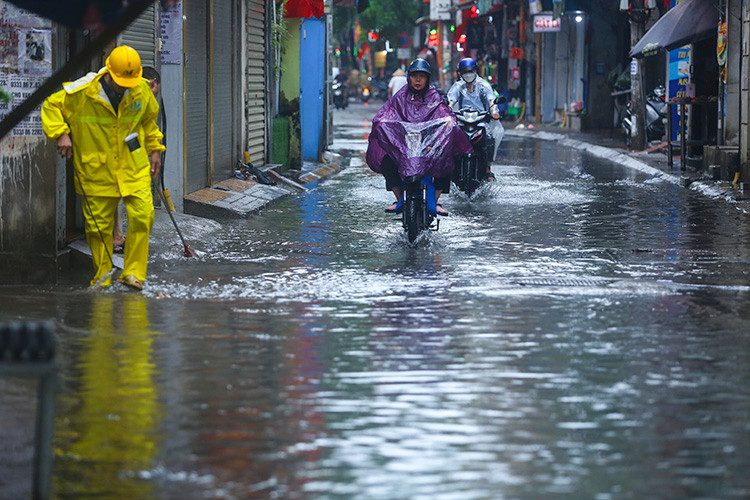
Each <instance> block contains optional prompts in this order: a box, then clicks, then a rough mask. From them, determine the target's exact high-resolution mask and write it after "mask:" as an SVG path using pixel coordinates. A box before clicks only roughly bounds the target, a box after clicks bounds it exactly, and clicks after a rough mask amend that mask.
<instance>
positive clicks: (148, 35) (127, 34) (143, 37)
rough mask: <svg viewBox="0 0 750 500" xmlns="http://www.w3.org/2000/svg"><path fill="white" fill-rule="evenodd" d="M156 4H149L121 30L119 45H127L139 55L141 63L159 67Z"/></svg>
mask: <svg viewBox="0 0 750 500" xmlns="http://www.w3.org/2000/svg"><path fill="white" fill-rule="evenodd" d="M156 21H157V12H156V4H151V5H149V6H148V7H147V8H146V10H145V11H144V12H143V14H141V15H140V16H139V17H138V18H137V19H136V20H135V21H133V22H132V24H131V25H130V26H128V27H127V28H126V29H125V31H123V32H122V34H121V35H120V39H119V44H120V45H129V46H131V47H133V48H134V49H135V50H137V51H138V54H139V55H140V56H141V65H143V66H151V67H152V68H157V69H158V68H159V67H158V66H157V61H158V58H157V57H156V56H157V37H158V36H159V31H158V30H157V29H156V26H157V24H156Z"/></svg>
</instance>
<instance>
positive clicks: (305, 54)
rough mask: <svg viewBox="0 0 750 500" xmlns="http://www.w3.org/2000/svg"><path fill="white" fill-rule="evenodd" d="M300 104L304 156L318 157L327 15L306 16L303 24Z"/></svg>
mask: <svg viewBox="0 0 750 500" xmlns="http://www.w3.org/2000/svg"><path fill="white" fill-rule="evenodd" d="M300 29H301V30H302V33H301V34H300V35H301V36H300V50H299V58H300V61H299V67H300V76H299V89H300V95H299V101H300V102H299V105H300V128H301V129H302V130H301V134H302V159H303V160H307V161H318V160H319V158H320V153H321V152H322V151H321V136H322V134H323V110H324V107H323V104H324V103H323V85H325V58H326V49H325V36H326V23H325V17H323V18H322V19H313V18H309V19H305V20H304V21H302V25H301V26H300Z"/></svg>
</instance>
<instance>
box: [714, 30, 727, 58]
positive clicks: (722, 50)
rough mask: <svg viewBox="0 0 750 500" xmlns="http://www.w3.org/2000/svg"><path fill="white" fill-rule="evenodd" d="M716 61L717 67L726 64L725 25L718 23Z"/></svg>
mask: <svg viewBox="0 0 750 500" xmlns="http://www.w3.org/2000/svg"><path fill="white" fill-rule="evenodd" d="M716 60H717V61H718V63H719V66H724V65H725V64H726V63H727V23H719V28H718V33H717V37H716Z"/></svg>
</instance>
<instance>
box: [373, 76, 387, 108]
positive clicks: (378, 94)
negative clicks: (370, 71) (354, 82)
mask: <svg viewBox="0 0 750 500" xmlns="http://www.w3.org/2000/svg"><path fill="white" fill-rule="evenodd" d="M370 91H371V92H372V94H373V96H374V97H375V99H378V100H380V101H383V102H385V101H387V100H388V82H386V81H384V80H380V79H378V78H372V77H370Z"/></svg>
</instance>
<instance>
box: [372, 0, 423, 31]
mask: <svg viewBox="0 0 750 500" xmlns="http://www.w3.org/2000/svg"><path fill="white" fill-rule="evenodd" d="M425 6H427V7H425ZM427 8H429V4H428V3H425V2H423V1H422V0H370V7H369V8H368V9H366V10H365V11H364V12H362V13H361V14H359V24H360V26H362V31H363V32H364V33H365V34H366V33H367V32H368V31H374V30H378V31H379V32H380V37H381V40H385V39H388V40H395V38H396V37H397V36H398V35H399V33H412V31H414V21H416V20H417V19H418V18H419V17H420V16H422V15H424V13H425V12H426V9H427Z"/></svg>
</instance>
